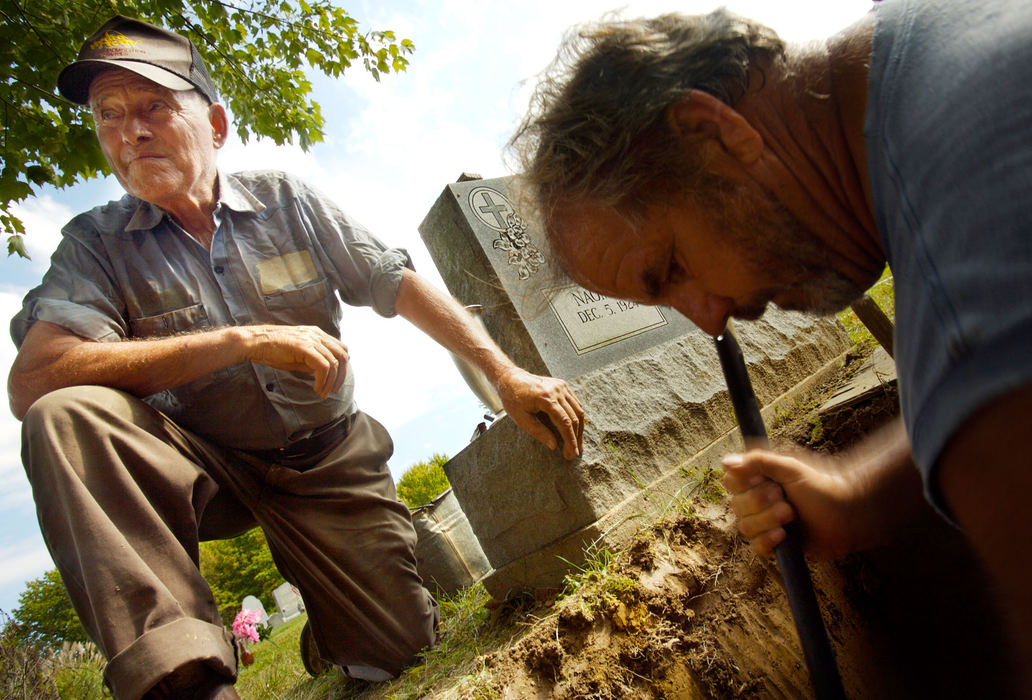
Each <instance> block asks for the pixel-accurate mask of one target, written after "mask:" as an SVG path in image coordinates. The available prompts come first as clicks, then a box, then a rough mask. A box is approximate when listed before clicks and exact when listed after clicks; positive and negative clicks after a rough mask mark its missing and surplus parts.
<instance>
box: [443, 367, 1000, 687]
mask: <svg viewBox="0 0 1032 700" xmlns="http://www.w3.org/2000/svg"><path fill="white" fill-rule="evenodd" d="M855 359H856V361H857V362H860V361H863V360H864V359H865V358H864V357H857V358H855ZM855 367H856V365H855V364H854V365H851V366H847V367H846V368H844V370H843V373H842V374H841V375H839V376H837V377H835V378H834V379H832V380H830V381H829V382H828V383H827V384H825V385H824V386H822V387H820V388H819V389H818V390H817V391H816V392H815V394H814V396H812V397H810V399H808V401H807V402H803V403H801V404H800V405H799V406H797V407H796V409H794V410H793V411H792V412H791V414H790V415H788V416H782V417H781V418H780V419H779V420H778V421H777V423H778V424H779V428H778V430H777V431H776V433H775V434H774V435H772V440H773V441H774V442H775V444H777V443H778V441H781V442H782V444H783V443H785V442H791V443H795V444H802V445H806V446H809V447H810V448H814V449H818V450H822V451H826V452H832V453H833V452H836V451H838V450H840V449H842V448H844V447H848V446H849V445H850V444H852V443H853V442H854V441H855V440H856V439H858V438H859V437H860V436H862V435H863V434H866V433H867V432H868V431H869V430H870V429H872V428H873V427H875V426H876V425H878V424H880V423H882V422H884V421H885V420H887V419H889V418H892V417H893V416H894V415H895V414H896V408H895V407H896V405H897V400H896V394H895V387H894V385H892V384H889V385H886V386H885V387H884V391H881V392H875V393H874V395H872V396H869V397H866V398H865V400H864V401H863V402H861V403H859V404H855V405H853V406H850V407H849V408H848V409H845V410H839V411H837V412H835V413H833V414H821V413H820V412H819V411H818V407H819V406H820V405H821V404H822V403H823V399H824V397H826V396H830V395H831V394H832V393H833V392H834V391H835V390H836V389H837V388H838V387H839V386H841V384H842V382H844V381H846V379H848V376H849V373H850V372H851V371H852V369H855ZM715 500H716V502H709V503H708V502H705V501H703V502H700V504H699V505H697V506H696V507H695V509H694V510H693V511H692V512H691V513H684V512H682V513H678V514H676V515H673V516H669V517H667V518H666V519H665V520H663V521H662V522H660V523H658V524H656V525H654V526H653V527H651V528H649V529H647V530H645V531H643V532H642V533H640V535H639V536H638V537H637V538H636V539H635V540H634V541H633V543H632V544H631V545H630V546H629V547H628V548H627V549H626V550H625V551H623V552H620V553H619V554H617V555H616V556H615V561H614V562H613V563H611V564H610V565H609V566H606V567H603V566H597V567H593V568H592V567H590V566H589V567H587V571H585V572H583V573H582V574H580V575H579V576H577V577H576V579H577V580H576V583H575V585H572V586H571V589H572V591H571V592H570V593H569V594H568V595H566V596H560V598H559V600H558V602H550V601H544V602H541V601H535V602H533V603H532V604H531V610H530V612H529V613H528V612H527V609H526V608H523V609H521V610H518V611H516V612H513V608H512V606H513V605H514V604H513V603H512V602H510V603H508V604H507V607H506V608H503V609H502V611H501V612H500V615H502V616H503V617H504V616H509V620H510V621H512V622H513V623H514V624H519V623H522V624H526V625H527V631H526V632H525V633H523V634H522V635H519V636H517V638H516V640H515V641H513V642H512V643H510V644H509V645H507V646H506V647H505V648H504V649H500V650H496V651H494V652H492V653H490V654H488V655H487V656H486V658H485V659H484V667H483V670H482V672H481V673H480V674H479V676H478V678H477V679H476V681H475V682H473V683H472V684H462V687H461V688H459V689H456V688H453V689H452V691H451V692H450V693H447V695H450V696H455V694H456V693H457V695H458V696H459V697H470V698H504V699H507V700H508V699H512V700H516V699H523V698H541V699H544V698H555V699H571V700H572V699H573V698H600V699H606V698H798V697H812V690H811V688H810V684H809V675H808V671H807V669H806V667H805V663H804V661H803V656H802V652H801V650H800V647H799V642H798V638H797V636H796V632H795V627H794V623H793V621H792V617H791V613H790V611H789V609H788V604H787V601H786V599H785V595H784V592H783V590H782V588H781V585H780V579H779V575H778V572H777V568H776V566H775V565H774V564H773V562H772V561H767V560H763V559H760V558H758V557H756V556H754V555H753V554H752V553H751V551H750V550H749V549H748V546H747V545H746V544H745V543H744V541H743V540H741V538H740V537H739V536H738V535H737V534H736V532H735V528H734V523H733V519H732V517H731V516H730V514H729V512H728V509H727V506H726V503H725V502H724V501H723V500H722V499H715ZM811 568H812V574H813V577H814V581H815V588H816V590H817V594H818V599H819V601H820V604H821V607H822V609H823V611H824V619H825V623H826V625H827V628H828V633H829V637H830V639H831V641H832V645H833V647H834V649H835V652H836V655H837V657H838V663H839V668H840V672H841V675H842V678H843V683H844V685H845V688H846V691H847V695H848V696H849V697H851V698H879V699H880V698H974V697H993V698H997V697H1007V696H1008V695H1009V693H1008V678H1009V677H1010V676H1009V673H1008V669H1007V667H1006V664H1005V663H1004V662H1003V658H1004V657H1005V654H1004V653H1003V651H1002V650H1003V649H1004V646H1003V644H1002V643H1001V637H1000V633H999V629H998V625H997V624H996V622H995V621H996V619H997V617H996V615H995V613H994V612H993V610H992V607H991V605H990V604H989V602H988V595H987V593H986V591H987V587H986V585H985V581H984V579H983V577H982V574H981V572H980V570H979V568H978V566H977V564H976V563H975V561H974V559H973V558H972V556H971V553H970V552H969V551H968V550H967V548H966V546H965V544H964V542H963V540H962V539H961V538H960V537H959V536H958V535H957V533H956V532H955V531H954V530H953V529H952V528H950V527H949V526H947V525H945V524H944V523H943V521H941V520H940V519H939V518H938V517H937V516H935V515H934V514H933V513H932V512H931V511H930V510H929V512H928V513H925V514H923V515H922V516H921V517H920V518H919V519H918V521H917V522H915V524H914V525H913V526H912V528H910V529H908V530H907V531H906V532H902V533H900V537H899V541H898V542H897V543H894V544H893V545H891V546H889V547H884V548H881V549H879V550H876V551H873V552H868V553H864V554H859V555H851V556H850V557H848V558H846V559H845V560H842V561H839V562H834V563H826V564H818V565H814V566H812V567H811ZM435 697H437V696H436V695H435ZM440 697H444V696H443V695H442V696H440Z"/></svg>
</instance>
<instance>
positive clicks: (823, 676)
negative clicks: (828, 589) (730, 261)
mask: <svg viewBox="0 0 1032 700" xmlns="http://www.w3.org/2000/svg"><path fill="white" fill-rule="evenodd" d="M714 340H715V341H716V344H717V354H718V355H719V356H720V366H721V368H722V369H723V370H724V380H725V381H726V382H727V389H728V393H729V394H730V395H731V404H732V405H733V406H734V409H735V415H736V416H737V417H738V426H739V427H740V428H741V429H742V438H743V439H744V440H745V443H746V446H747V447H757V448H766V447H767V446H768V441H767V430H766V428H765V427H764V425H763V418H761V417H760V406H759V404H758V403H757V401H756V395H755V394H754V393H753V388H752V383H751V382H750V381H749V373H748V372H747V371H746V369H745V359H744V358H743V357H742V349H741V347H740V346H739V345H738V340H737V339H735V336H734V333H733V332H732V331H731V327H730V326H728V328H726V329H725V330H724V332H723V333H722V334H721V335H719V336H717V337H716V338H715V339H714ZM785 533H786V535H787V536H786V537H785V539H784V541H783V542H782V543H781V544H779V545H778V546H777V547H775V549H774V556H775V558H776V559H777V562H778V568H779V569H780V570H781V577H782V579H784V582H785V593H786V594H787V595H788V605H789V608H791V610H792V618H793V619H794V620H795V625H796V632H797V633H798V634H799V641H800V643H801V644H802V647H803V656H805V657H806V666H807V668H808V669H809V671H810V682H811V683H812V685H813V689H814V692H815V693H816V696H817V698H818V700H839V699H840V698H845V697H846V695H845V691H844V690H843V688H842V679H841V678H840V677H839V672H838V666H836V664H835V655H834V653H833V652H832V650H831V644H830V643H829V642H828V634H827V631H826V630H825V629H824V620H823V619H822V618H821V610H820V608H819V607H818V605H817V596H816V594H815V593H814V590H813V582H812V581H811V580H810V570H809V569H807V568H806V559H805V558H804V557H803V547H802V541H801V540H802V538H801V535H800V533H799V523H798V522H797V521H793V522H791V523H789V524H788V525H786V526H785Z"/></svg>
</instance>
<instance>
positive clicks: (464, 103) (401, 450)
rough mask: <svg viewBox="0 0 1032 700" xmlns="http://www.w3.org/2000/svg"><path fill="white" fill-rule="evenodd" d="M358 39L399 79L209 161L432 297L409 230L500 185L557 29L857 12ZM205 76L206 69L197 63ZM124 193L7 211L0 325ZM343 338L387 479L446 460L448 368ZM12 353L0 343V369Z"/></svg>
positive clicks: (32, 546)
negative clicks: (297, 191)
mask: <svg viewBox="0 0 1032 700" xmlns="http://www.w3.org/2000/svg"><path fill="white" fill-rule="evenodd" d="M342 5H343V6H344V7H346V8H347V9H348V11H349V12H350V14H351V15H352V17H354V18H355V19H357V20H358V21H359V23H360V25H361V27H362V29H363V30H370V29H392V30H394V32H395V33H396V35H397V36H398V37H399V38H408V39H411V40H412V41H413V42H414V44H415V46H416V50H415V53H414V54H412V55H411V56H410V57H409V58H410V65H409V68H408V70H407V71H405V72H404V73H400V74H397V75H393V74H392V75H388V76H385V77H383V78H382V79H381V81H380V82H379V83H377V82H375V81H374V80H373V79H372V77H371V76H369V75H368V74H367V73H365V72H364V71H363V70H362V69H361V68H360V67H355V68H353V69H352V70H351V72H350V73H349V74H347V75H345V76H344V77H343V78H341V79H338V80H331V79H328V78H326V77H325V76H321V75H320V76H313V85H314V99H315V100H316V101H317V102H319V104H320V105H321V107H322V111H323V115H324V117H325V118H326V135H325V141H324V142H322V143H320V144H317V145H316V146H315V147H313V148H312V149H311V150H310V151H309V152H307V153H306V152H303V151H302V150H301V149H300V148H297V147H290V146H286V147H276V146H275V145H274V144H272V142H271V141H267V140H266V141H263V140H258V141H255V140H254V139H252V140H251V141H250V142H249V143H248V144H242V143H240V141H239V139H238V138H237V137H236V135H235V132H234V131H233V130H231V137H230V141H229V143H228V144H227V145H226V147H224V148H223V150H222V152H221V153H220V155H219V164H220V167H221V168H222V169H224V170H225V171H227V172H235V171H238V170H247V169H254V168H263V169H265V168H278V169H282V170H287V171H289V172H292V173H294V174H296V175H300V176H302V177H304V178H305V179H306V180H308V181H309V182H310V183H312V184H313V185H315V186H316V187H318V188H319V189H321V190H322V191H323V192H324V193H326V194H328V195H329V196H331V197H332V198H334V199H335V200H336V201H337V202H338V203H339V204H340V205H341V206H343V208H344V209H345V210H347V211H348V212H349V213H350V214H351V215H352V216H354V217H355V218H356V219H357V220H358V221H360V222H362V223H363V224H364V225H365V226H366V227H367V228H369V229H370V230H371V231H373V232H374V233H376V235H378V236H379V237H380V238H381V239H383V240H384V241H385V242H387V243H388V244H389V245H391V246H398V247H403V248H406V249H407V250H408V251H409V253H410V254H411V255H412V258H413V260H414V262H415V266H416V269H417V271H419V272H420V273H422V274H423V275H425V276H426V277H428V278H429V279H430V280H431V281H432V282H433V283H435V284H437V285H438V286H440V287H441V288H445V285H444V283H443V281H442V280H441V278H440V275H438V274H437V270H436V268H435V267H434V264H433V261H432V259H431V258H430V256H429V254H428V253H427V251H426V248H425V247H424V245H423V243H422V240H421V238H420V236H419V233H418V230H417V227H418V226H419V224H420V222H421V221H422V220H423V218H424V217H425V216H426V214H427V212H428V211H429V210H430V208H431V207H432V206H433V204H434V202H435V201H436V200H437V198H438V197H439V196H440V194H441V192H442V191H443V189H444V187H445V185H447V184H448V183H450V182H454V181H455V180H456V178H457V177H458V176H459V175H460V174H461V173H463V172H472V173H478V174H480V175H482V176H484V177H485V178H491V177H501V176H503V175H508V174H511V172H510V170H509V169H508V167H507V166H506V161H505V159H504V157H503V149H504V146H505V144H506V142H507V141H508V139H509V137H510V136H511V135H512V133H513V132H514V131H515V129H516V126H517V125H518V123H519V121H520V119H521V117H522V115H523V114H524V111H525V108H526V104H527V99H528V97H529V94H530V91H531V88H532V86H533V78H534V76H535V75H536V74H538V73H540V72H541V71H542V70H543V69H544V68H545V67H546V66H547V65H548V63H549V62H550V61H551V60H552V58H553V57H554V56H555V52H556V49H557V47H558V45H559V41H560V39H561V38H562V36H563V34H564V32H566V31H567V30H568V28H569V27H571V26H572V25H574V24H576V23H579V22H584V21H590V20H594V19H597V18H599V17H601V16H602V15H605V14H607V13H611V12H618V13H619V14H620V16H625V17H638V16H650V15H656V14H661V13H664V12H671V11H676V12H682V13H686V14H693V13H700V12H708V11H710V10H712V9H714V8H716V7H719V6H720V5H725V6H727V7H728V8H730V9H732V10H734V11H736V12H739V13H740V14H743V15H746V16H749V17H753V18H755V19H757V20H760V21H762V22H765V23H766V24H768V25H770V26H771V27H773V28H774V29H775V30H777V32H778V33H779V34H780V35H781V36H782V37H783V38H785V39H786V40H788V41H792V42H806V41H809V40H813V39H821V38H823V37H826V36H828V35H830V34H833V33H835V32H836V31H838V30H840V29H842V28H844V27H846V26H848V25H849V24H850V23H852V22H853V21H855V20H856V19H859V18H860V17H861V16H862V15H863V14H864V13H865V12H866V11H868V10H869V9H870V7H871V3H870V0H835V1H834V2H831V1H829V0H778V1H774V0H726V2H723V3H721V2H715V1H713V2H710V1H706V0H702V1H698V0H679V1H678V2H673V1H671V0H640V1H637V2H626V3H623V4H618V3H616V2H607V1H606V0H563V2H556V1H555V0H521V1H520V2H502V1H501V0H476V1H475V2H474V1H472V0H465V1H463V0H408V1H405V2H395V1H393V0H362V1H361V2H350V1H348V2H343V3H342ZM212 69H213V71H214V70H217V67H216V66H212ZM122 194H123V192H122V190H121V187H120V186H119V185H118V183H117V182H116V181H115V180H114V179H113V178H108V179H104V180H93V181H90V182H87V183H84V184H81V185H77V186H75V187H72V188H69V189H65V190H53V189H48V190H45V191H43V192H40V193H39V195H38V196H37V197H36V198H34V199H32V200H30V201H27V202H26V203H24V204H23V205H22V206H20V207H18V208H17V210H16V211H17V214H18V215H19V216H20V217H21V219H22V220H23V221H24V223H25V225H26V230H27V235H26V245H27V247H28V251H29V254H30V255H31V258H32V259H31V260H23V259H20V258H7V259H0V318H3V319H5V322H6V319H10V318H11V317H12V316H13V315H14V314H15V313H16V312H17V310H18V308H19V307H20V305H21V299H22V297H23V296H24V295H25V293H26V292H27V291H28V290H29V289H31V288H32V287H33V286H35V285H36V284H37V283H38V282H39V279H40V278H41V277H42V275H43V273H44V272H45V271H46V268H47V265H48V259H49V256H50V254H51V252H52V251H53V249H54V247H55V246H56V244H57V241H58V240H59V238H60V229H61V227H62V226H63V225H64V224H65V223H66V222H67V221H68V220H69V219H70V218H71V217H72V216H74V215H75V214H77V213H79V212H81V211H85V210H87V209H90V208H92V207H93V206H96V205H98V204H102V203H104V202H106V201H108V200H111V199H117V198H118V197H120V196H121V195H122ZM341 325H342V339H343V341H344V343H345V344H346V345H347V346H348V350H349V355H350V357H351V367H352V369H353V370H354V372H355V377H356V399H357V401H358V404H359V406H360V407H361V408H362V410H364V411H365V412H367V413H369V414H371V415H373V416H374V417H376V418H377V419H378V420H380V421H381V422H382V423H383V424H384V425H385V426H386V427H387V429H388V430H389V431H390V433H391V435H392V436H393V438H394V443H395V453H394V457H393V458H392V459H391V461H390V468H391V472H392V474H393V475H394V476H395V478H396V479H397V478H398V477H400V476H401V474H402V473H403V472H404V471H405V470H406V469H407V468H408V467H410V466H412V465H413V464H416V463H417V462H420V461H424V460H427V459H429V458H430V457H431V456H432V455H434V454H437V453H440V454H445V455H447V456H449V457H450V456H454V455H455V454H456V453H458V452H459V451H460V450H461V449H462V448H463V447H464V446H465V445H466V444H468V442H469V439H470V436H471V435H472V434H473V432H474V430H475V428H476V426H477V424H478V423H479V422H480V421H482V420H483V415H484V413H485V411H486V409H485V408H484V407H483V406H481V405H480V403H479V401H478V400H477V399H476V398H475V397H474V396H473V394H472V393H471V392H470V390H469V389H468V388H467V387H466V385H465V384H464V383H463V381H462V379H461V377H460V376H459V374H458V371H457V370H456V369H455V366H454V364H453V362H452V360H451V357H450V355H449V354H448V353H447V352H446V351H444V350H443V349H442V348H440V346H438V345H436V344H435V343H434V342H433V341H431V340H429V339H428V338H426V337H425V336H423V335H422V334H421V333H420V332H419V331H417V330H416V329H415V328H413V327H412V326H411V325H409V324H408V323H407V322H406V321H404V320H403V319H400V318H397V319H382V318H380V317H379V316H377V315H376V314H375V313H374V312H372V311H371V310H369V309H365V308H351V307H345V308H344V318H343V321H342V324H341ZM14 355H15V348H14V345H13V343H11V342H9V341H5V342H0V366H2V367H3V368H5V370H4V371H5V374H6V370H7V368H9V367H10V365H11V362H12V361H13V359H14ZM20 441H21V440H20V424H19V423H18V422H17V421H16V420H15V419H14V418H13V417H12V416H11V414H10V413H9V412H7V411H0V562H3V566H2V567H0V610H4V611H6V612H8V613H10V612H11V611H12V610H14V609H15V608H16V607H17V600H18V595H19V594H20V593H21V592H22V591H23V590H24V588H25V582H26V581H29V580H32V579H35V578H37V577H39V576H41V575H42V574H43V573H44V572H45V571H47V570H48V569H51V568H53V563H52V561H51V559H50V556H49V554H48V553H47V551H46V548H45V546H44V544H43V540H42V537H41V536H40V534H39V527H38V524H37V521H36V515H35V509H34V506H33V502H32V494H31V491H30V488H29V484H28V481H27V479H26V478H25V473H24V471H23V469H22V465H21V457H20Z"/></svg>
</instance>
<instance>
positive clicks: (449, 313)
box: [397, 272, 516, 385]
mask: <svg viewBox="0 0 1032 700" xmlns="http://www.w3.org/2000/svg"><path fill="white" fill-rule="evenodd" d="M397 310H398V313H400V314H401V315H402V316H404V317H405V318H406V319H408V320H409V321H410V322H411V323H412V324H413V325H415V326H416V327H417V328H419V329H420V330H422V331H423V332H424V333H426V334H427V335H429V336H430V337H431V338H433V339H434V340H435V341H437V342H438V343H439V344H440V345H441V346H443V347H444V348H446V349H448V350H450V351H451V352H453V353H455V354H456V355H459V356H460V357H462V358H464V359H466V360H469V361H470V362H472V363H473V364H474V365H476V366H477V367H479V368H480V369H481V371H483V372H484V374H485V375H486V376H487V379H488V381H490V382H491V383H492V384H495V385H497V383H498V380H499V379H500V378H501V376H502V375H504V374H505V373H506V372H507V371H509V370H512V369H514V368H515V367H516V365H515V364H513V362H512V360H510V359H509V357H508V355H506V354H505V353H504V352H503V351H502V350H501V349H500V348H499V347H498V345H497V344H496V343H495V342H494V340H493V339H492V338H491V337H490V336H489V335H488V334H487V333H486V332H484V331H483V330H482V329H480V328H479V327H478V326H477V325H476V324H474V323H473V322H472V320H471V318H470V316H469V314H468V313H467V312H466V311H465V310H464V309H462V307H461V306H459V305H458V303H457V302H455V301H454V300H453V299H452V298H451V297H449V296H448V295H446V294H444V293H443V292H441V291H440V290H438V289H437V288H436V287H434V286H433V285H431V284H430V283H428V282H427V281H426V280H424V279H423V278H422V277H419V276H418V275H415V274H413V273H408V272H406V274H405V277H404V279H403V280H402V286H401V289H400V290H399V294H398V300H397Z"/></svg>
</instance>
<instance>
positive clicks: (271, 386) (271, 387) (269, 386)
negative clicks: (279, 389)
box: [265, 382, 276, 391]
mask: <svg viewBox="0 0 1032 700" xmlns="http://www.w3.org/2000/svg"><path fill="white" fill-rule="evenodd" d="M275 388H276V385H275V384H273V383H272V382H269V383H268V384H266V385H265V390H266V391H273V390H275Z"/></svg>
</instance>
